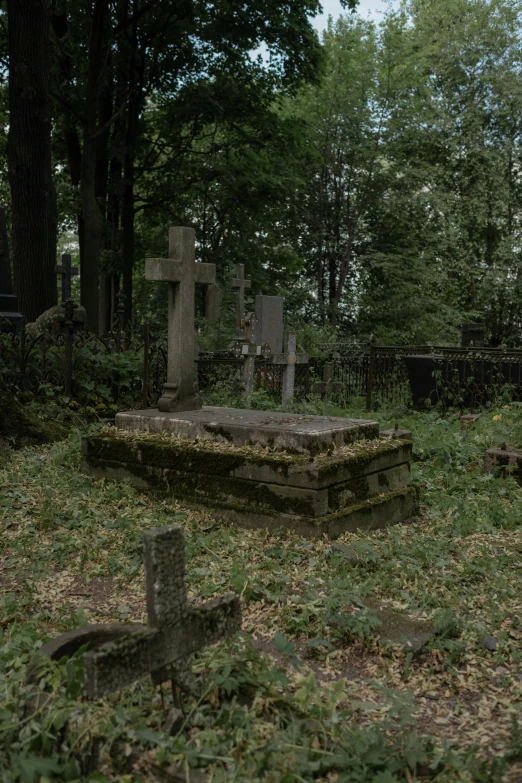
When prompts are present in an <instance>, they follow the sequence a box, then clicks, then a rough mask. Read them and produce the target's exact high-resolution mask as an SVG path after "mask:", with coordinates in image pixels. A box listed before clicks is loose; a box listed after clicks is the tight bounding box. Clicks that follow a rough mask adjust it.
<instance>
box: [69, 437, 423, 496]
mask: <svg viewBox="0 0 522 783" xmlns="http://www.w3.org/2000/svg"><path fill="white" fill-rule="evenodd" d="M411 450H412V444H411V442H406V441H393V440H388V439H382V440H380V439H374V440H370V441H360V442H357V443H354V444H350V445H348V446H343V447H342V448H339V449H336V450H335V451H333V452H331V453H322V454H318V455H316V457H315V458H313V459H312V458H311V456H310V455H304V454H291V453H290V454H289V453H287V452H281V451H270V450H268V449H262V448H253V447H238V446H234V445H230V444H223V443H218V442H212V441H207V440H206V439H201V440H196V441H193V440H190V439H188V438H175V437H171V436H169V435H151V434H149V433H146V432H139V431H120V430H116V429H114V428H109V429H107V430H106V431H105V432H104V433H103V434H101V435H95V436H91V437H88V438H84V440H83V443H82V451H83V457H84V461H85V462H86V463H87V464H94V461H97V464H101V463H103V462H104V461H107V462H110V463H121V464H125V465H127V466H129V470H132V468H131V466H132V465H136V466H138V468H139V467H140V466H149V467H151V468H159V469H160V470H173V471H181V472H184V473H198V474H203V475H207V476H216V477H230V478H237V479H244V480H246V481H255V482H262V483H265V484H279V485H282V486H290V487H301V488H303V489H317V490H319V489H329V488H331V487H333V486H334V485H337V484H339V485H340V484H342V483H344V482H347V481H352V480H354V479H358V478H359V477H361V476H366V475H368V474H370V473H378V472H382V471H386V470H389V469H391V468H395V467H398V466H400V465H406V466H409V463H410V460H411ZM135 472H139V471H138V470H137V471H135Z"/></svg>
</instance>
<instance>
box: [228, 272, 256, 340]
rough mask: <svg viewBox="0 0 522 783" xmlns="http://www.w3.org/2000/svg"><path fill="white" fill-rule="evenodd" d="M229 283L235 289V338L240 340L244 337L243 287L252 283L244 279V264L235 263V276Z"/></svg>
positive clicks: (245, 287)
mask: <svg viewBox="0 0 522 783" xmlns="http://www.w3.org/2000/svg"><path fill="white" fill-rule="evenodd" d="M231 285H232V288H235V289H236V340H242V339H243V337H244V333H243V332H244V329H243V318H244V312H245V289H247V288H250V286H251V285H252V284H251V282H250V280H246V279H245V265H244V264H236V277H234V278H233V279H232V283H231Z"/></svg>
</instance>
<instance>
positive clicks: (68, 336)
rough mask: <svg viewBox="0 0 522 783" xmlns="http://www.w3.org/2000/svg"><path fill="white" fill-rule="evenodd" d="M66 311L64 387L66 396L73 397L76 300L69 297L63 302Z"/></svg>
mask: <svg viewBox="0 0 522 783" xmlns="http://www.w3.org/2000/svg"><path fill="white" fill-rule="evenodd" d="M63 309H64V312H65V323H64V326H65V361H64V367H63V371H64V378H63V389H64V393H65V396H66V397H72V375H73V362H72V349H73V329H74V323H73V312H74V302H73V300H72V299H68V300H67V301H66V302H64V304H63Z"/></svg>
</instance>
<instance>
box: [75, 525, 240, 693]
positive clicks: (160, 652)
mask: <svg viewBox="0 0 522 783" xmlns="http://www.w3.org/2000/svg"><path fill="white" fill-rule="evenodd" d="M143 542H144V549H145V580H146V589H147V615H148V624H147V625H146V626H144V627H143V630H141V629H139V630H135V629H136V626H132V630H131V631H129V633H128V634H127V635H126V636H122V637H120V638H119V639H117V640H116V641H111V642H107V643H106V644H104V645H102V646H101V647H99V648H97V649H95V650H92V651H91V652H87V653H85V654H84V656H83V661H84V669H85V685H86V693H87V696H88V697H89V698H91V699H95V698H98V697H99V696H105V695H107V694H108V693H111V692H112V691H114V690H116V689H118V688H122V687H123V686H125V685H129V684H130V683H132V682H135V681H136V680H138V679H140V678H141V677H144V676H145V675H147V674H150V675H151V677H152V681H153V683H154V684H155V685H159V684H160V683H162V682H165V681H166V680H176V679H177V676H176V675H177V673H178V672H179V670H180V669H181V670H182V671H183V670H184V668H185V669H186V666H187V659H188V660H190V656H191V655H192V653H195V652H197V651H198V650H201V649H202V648H203V647H205V646H206V645H209V644H214V643H215V642H217V641H219V640H220V639H223V638H225V637H227V636H231V635H232V634H234V633H235V632H236V631H239V630H240V628H241V607H240V603H239V596H237V595H234V594H228V595H225V596H224V597H223V598H217V599H214V600H212V601H208V602H207V603H206V604H203V606H198V607H197V608H196V607H194V608H192V607H190V606H189V605H188V602H187V590H186V586H185V547H184V540H183V531H182V529H181V528H179V527H176V526H174V525H171V526H168V527H158V528H154V529H153V530H150V531H148V532H147V533H145V535H144V536H143Z"/></svg>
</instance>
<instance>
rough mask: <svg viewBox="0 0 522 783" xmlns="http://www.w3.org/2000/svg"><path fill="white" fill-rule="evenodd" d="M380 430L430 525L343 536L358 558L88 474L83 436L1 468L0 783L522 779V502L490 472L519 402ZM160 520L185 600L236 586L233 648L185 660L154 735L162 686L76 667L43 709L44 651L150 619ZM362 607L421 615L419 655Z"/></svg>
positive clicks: (403, 419)
mask: <svg viewBox="0 0 522 783" xmlns="http://www.w3.org/2000/svg"><path fill="white" fill-rule="evenodd" d="M308 410H310V412H315V411H317V412H328V413H334V414H335V413H339V412H340V411H336V410H335V409H332V408H323V406H321V404H317V405H316V406H315V407H313V406H312V407H309V408H308ZM342 413H343V415H359V416H364V415H365V414H364V413H363V411H362V410H361V409H360V408H358V407H357V406H356V405H354V406H352V408H351V409H350V410H343V411H342ZM376 417H377V418H379V420H380V421H381V423H382V425H383V426H392V425H393V424H394V423H395V421H399V422H400V424H401V426H404V427H408V428H410V429H412V430H413V437H414V444H415V451H414V457H415V461H414V463H413V465H412V470H413V473H414V478H415V481H416V482H417V483H418V484H419V485H420V486H421V493H422V494H421V503H422V517H421V518H420V519H418V520H416V521H415V522H414V523H412V524H406V525H399V526H395V527H392V528H388V529H386V530H383V531H375V532H372V533H359V534H347V535H345V536H343V538H342V539H341V540H342V541H343V542H344V543H346V544H349V545H350V546H351V547H352V548H353V549H354V550H355V551H356V553H357V555H358V559H357V561H356V562H353V561H351V560H350V561H349V560H347V559H346V557H345V555H344V554H343V552H341V551H339V550H338V549H336V547H335V546H334V545H333V543H332V542H331V541H328V540H326V539H321V540H317V541H309V540H307V539H303V538H299V537H297V536H294V535H291V534H290V533H288V532H284V531H281V532H280V533H279V534H274V533H268V532H267V531H247V530H241V531H238V530H237V529H235V528H233V527H231V526H227V525H226V524H224V523H221V522H217V521H215V520H214V519H213V518H212V514H211V513H210V512H209V513H196V512H191V511H187V510H186V509H184V508H182V507H181V506H179V505H178V504H176V503H172V502H167V501H165V500H164V499H152V498H151V497H149V496H147V495H145V494H143V493H141V492H138V491H136V490H134V489H132V488H131V487H130V486H129V485H127V484H125V483H121V484H114V483H110V482H107V483H104V482H97V481H93V480H90V479H88V478H86V477H85V476H83V475H82V474H81V473H80V472H79V458H80V435H79V433H78V432H74V433H73V434H72V435H71V436H70V437H69V439H68V440H67V441H63V442H60V443H58V444H55V445H53V446H49V447H45V448H38V449H26V450H24V451H21V452H18V453H16V454H15V455H14V456H13V458H12V460H11V462H10V463H9V465H8V466H7V467H6V468H5V469H4V470H3V471H2V472H1V473H0V486H1V495H0V517H1V528H0V530H1V550H0V558H1V563H2V568H1V572H0V573H1V575H0V615H1V623H2V628H3V636H2V645H1V648H0V781H2V783H4V782H5V783H17V782H18V781H23V782H24V783H37V782H38V783H45V781H47V780H50V781H73V780H90V781H116V780H118V781H124V782H125V783H127V782H128V783H131V782H132V783H138V781H140V780H142V781H151V780H155V779H156V777H155V775H156V774H158V775H159V773H158V767H163V766H168V765H170V764H173V763H177V764H178V771H179V772H180V774H182V775H184V774H185V773H187V774H188V775H190V776H191V778H190V777H189V778H187V779H193V780H196V779H197V777H195V772H196V771H197V770H206V772H207V774H208V777H209V779H210V780H212V781H247V780H248V781H255V780H263V781H274V783H275V782H277V783H279V782H281V783H294V782H295V783H297V782H298V781H310V780H320V781H328V783H329V782H330V781H340V782H341V783H344V782H347V783H348V782H349V781H353V782H354V783H356V782H357V783H359V782H362V783H364V782H366V781H368V783H392V782H393V781H406V782H407V783H411V782H412V781H416V780H437V781H441V782H442V781H444V782H446V781H448V783H449V782H451V781H517V780H521V779H522V763H521V762H522V738H521V736H520V734H519V730H518V723H517V718H518V714H519V711H520V696H521V693H522V651H521V647H520V639H521V638H522V598H521V595H522V592H521V572H522V559H521V552H522V515H521V510H522V489H521V488H520V487H519V486H518V485H517V484H516V483H515V481H514V480H513V479H512V478H509V477H508V478H501V477H499V476H495V475H484V474H483V470H482V467H483V464H482V463H483V455H484V452H485V450H486V449H487V448H488V447H490V446H495V445H499V444H501V443H504V442H508V443H513V444H522V408H521V407H520V406H519V405H517V404H510V405H505V406H503V407H500V408H498V409H496V410H493V411H485V412H484V413H483V415H482V416H481V418H480V420H479V421H478V422H477V424H476V425H475V426H474V428H473V429H469V430H461V429H460V427H459V423H458V418H457V417H456V416H444V417H441V416H439V414H438V413H437V412H435V411H434V412H431V413H423V414H420V413H412V412H410V411H406V410H396V411H392V410H383V411H381V412H380V413H378V414H376ZM172 523H175V524H179V525H182V526H183V528H184V531H185V540H186V548H187V579H188V588H189V595H190V597H191V600H193V601H196V602H197V601H200V600H207V599H208V598H211V597H213V596H219V595H221V594H223V593H224V592H226V591H228V590H230V589H233V590H237V591H238V592H240V593H241V595H242V606H243V616H244V620H243V633H242V635H240V636H239V637H238V638H237V639H234V640H233V641H232V642H230V643H228V644H221V645H217V646H215V647H213V648H209V649H206V650H204V651H203V652H202V653H201V654H200V655H198V656H197V657H196V658H195V660H194V672H195V675H196V690H195V692H194V694H193V695H192V696H190V697H186V698H185V702H184V707H185V718H184V721H183V725H182V727H181V728H179V729H176V731H175V732H174V734H172V733H169V731H167V730H166V717H167V713H168V711H169V709H170V708H171V707H172V703H171V699H170V695H168V694H167V693H166V692H165V693H164V694H163V695H162V694H161V693H160V691H159V690H158V689H154V688H153V687H152V685H151V684H150V682H148V681H146V680H143V681H141V682H139V683H136V684H135V685H134V686H132V687H129V688H126V689H124V690H122V691H120V692H118V693H115V694H114V695H113V696H112V697H110V698H109V699H106V700H99V701H97V702H88V701H86V700H85V699H84V698H83V696H82V679H81V675H82V672H81V659H75V660H73V661H69V662H68V663H66V662H60V663H56V664H54V663H53V664H48V666H47V668H46V672H45V676H42V680H41V681H40V683H39V686H38V687H39V688H40V690H42V691H45V692H46V693H47V695H48V700H47V701H43V702H42V701H41V700H40V704H41V706H40V707H39V708H37V709H36V713H35V706H34V705H35V699H34V685H28V684H27V683H26V682H25V666H26V663H27V662H28V660H29V659H30V657H31V656H32V655H33V654H34V651H35V650H37V649H38V647H39V646H41V644H42V643H43V642H44V641H45V640H47V639H48V638H50V637H52V636H54V635H56V634H58V633H60V632H62V631H64V630H67V629H69V628H72V627H75V626H77V625H79V624H83V623H85V622H110V621H113V620H116V621H125V622H127V621H144V620H145V605H144V589H143V561H142V545H141V535H142V532H143V530H145V529H147V528H149V527H154V526H158V525H163V524H172ZM365 599H371V600H372V601H378V602H380V604H381V605H384V606H387V607H390V608H393V609H395V610H399V611H401V612H403V613H404V614H406V615H408V616H409V617H411V618H413V619H418V620H431V621H432V622H433V625H434V629H435V634H434V636H433V638H432V640H431V642H430V643H429V644H428V646H427V647H426V648H425V649H424V650H422V651H421V652H420V653H419V654H418V655H416V656H412V655H411V653H408V652H406V651H405V650H404V649H403V648H401V647H399V646H393V645H390V644H384V643H380V642H379V641H378V638H377V636H376V633H375V631H376V622H375V613H373V612H372V611H371V610H367V609H364V608H363V606H364V601H365ZM333 616H335V617H337V618H339V617H342V620H343V621H342V622H341V623H339V622H332V617H333ZM485 636H492V637H494V638H495V640H496V642H497V649H496V650H495V651H489V650H487V649H486V648H485V647H484V645H483V644H482V642H481V640H482V639H483V637H485ZM42 705H43V706H42ZM158 779H159V778H158Z"/></svg>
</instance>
